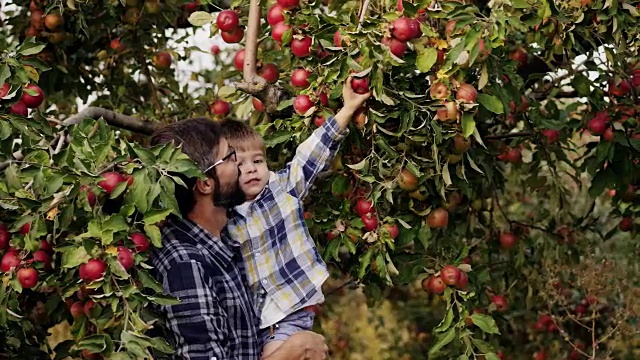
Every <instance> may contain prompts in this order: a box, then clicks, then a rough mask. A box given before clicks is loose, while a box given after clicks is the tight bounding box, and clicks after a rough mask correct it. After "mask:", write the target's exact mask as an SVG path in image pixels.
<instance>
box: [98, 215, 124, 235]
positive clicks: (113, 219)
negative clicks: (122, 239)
mask: <svg viewBox="0 0 640 360" xmlns="http://www.w3.org/2000/svg"><path fill="white" fill-rule="evenodd" d="M128 229H129V224H127V221H126V220H125V218H124V217H122V216H121V215H112V216H110V217H109V218H107V219H106V220H105V221H104V222H103V223H102V230H103V231H104V230H111V231H113V232H118V231H124V230H128Z"/></svg>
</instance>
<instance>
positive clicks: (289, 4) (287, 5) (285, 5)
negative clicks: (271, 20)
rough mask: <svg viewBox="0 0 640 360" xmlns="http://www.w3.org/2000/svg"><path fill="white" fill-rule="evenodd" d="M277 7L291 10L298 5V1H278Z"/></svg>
mask: <svg viewBox="0 0 640 360" xmlns="http://www.w3.org/2000/svg"><path fill="white" fill-rule="evenodd" d="M278 5H280V6H282V7H283V8H285V9H293V8H296V7H298V5H300V0H278Z"/></svg>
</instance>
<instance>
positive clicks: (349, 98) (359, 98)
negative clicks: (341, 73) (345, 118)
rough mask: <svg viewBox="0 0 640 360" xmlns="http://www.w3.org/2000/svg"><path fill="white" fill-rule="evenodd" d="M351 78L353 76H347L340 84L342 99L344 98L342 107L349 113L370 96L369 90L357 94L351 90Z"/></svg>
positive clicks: (351, 113)
mask: <svg viewBox="0 0 640 360" xmlns="http://www.w3.org/2000/svg"><path fill="white" fill-rule="evenodd" d="M351 80H353V76H349V77H348V78H347V81H345V82H344V85H343V86H342V99H343V100H344V107H343V109H344V110H345V111H347V112H348V114H349V115H353V113H354V112H355V111H356V110H358V109H359V108H360V107H361V106H362V104H364V102H365V101H367V99H368V98H370V97H371V91H369V92H367V93H365V94H358V93H356V92H355V91H353V88H352V87H351Z"/></svg>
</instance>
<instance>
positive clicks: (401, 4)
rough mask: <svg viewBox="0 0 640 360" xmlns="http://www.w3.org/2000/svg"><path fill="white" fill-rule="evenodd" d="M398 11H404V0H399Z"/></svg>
mask: <svg viewBox="0 0 640 360" xmlns="http://www.w3.org/2000/svg"><path fill="white" fill-rule="evenodd" d="M396 8H397V9H398V11H400V12H403V11H404V4H403V3H402V0H398V4H397V7H396Z"/></svg>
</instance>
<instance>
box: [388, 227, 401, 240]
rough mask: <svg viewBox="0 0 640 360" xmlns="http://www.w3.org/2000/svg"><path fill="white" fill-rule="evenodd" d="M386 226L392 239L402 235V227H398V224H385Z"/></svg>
mask: <svg viewBox="0 0 640 360" xmlns="http://www.w3.org/2000/svg"><path fill="white" fill-rule="evenodd" d="M384 228H385V229H386V230H387V232H389V237H391V238H392V239H395V238H397V237H398V235H400V228H399V227H398V224H385V225H384Z"/></svg>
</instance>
